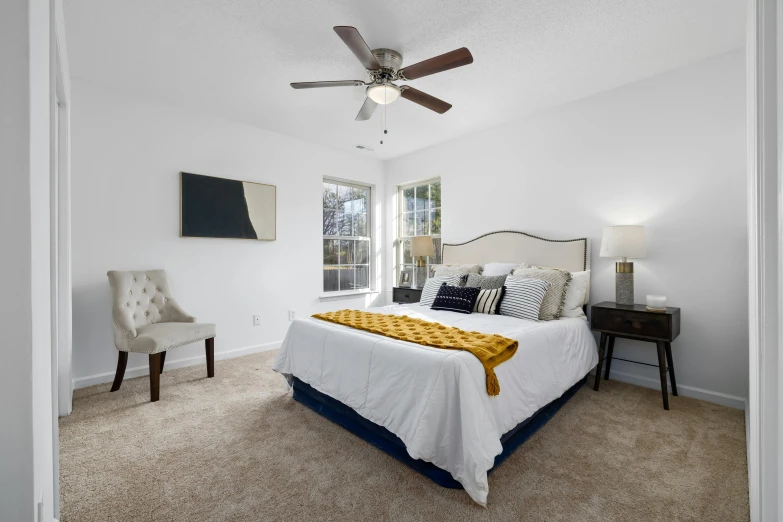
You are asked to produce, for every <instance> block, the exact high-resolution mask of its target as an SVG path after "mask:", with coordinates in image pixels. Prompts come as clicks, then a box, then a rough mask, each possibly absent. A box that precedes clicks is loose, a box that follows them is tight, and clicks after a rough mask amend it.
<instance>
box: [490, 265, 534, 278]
mask: <svg viewBox="0 0 783 522" xmlns="http://www.w3.org/2000/svg"><path fill="white" fill-rule="evenodd" d="M522 266H526V265H525V264H524V263H487V264H486V265H484V270H483V271H482V272H481V275H485V276H500V275H509V274H510V273H511V272H513V271H514V269H515V268H522Z"/></svg>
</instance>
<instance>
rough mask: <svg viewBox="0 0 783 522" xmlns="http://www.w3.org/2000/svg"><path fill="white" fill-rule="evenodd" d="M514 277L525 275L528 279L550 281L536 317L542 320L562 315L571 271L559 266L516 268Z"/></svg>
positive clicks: (549, 319)
mask: <svg viewBox="0 0 783 522" xmlns="http://www.w3.org/2000/svg"><path fill="white" fill-rule="evenodd" d="M514 275H515V276H516V277H527V278H530V279H541V280H543V281H548V282H549V283H551V285H550V287H549V288H548V289H547V291H546V297H544V302H543V303H541V311H540V312H539V313H538V318H539V319H540V320H542V321H551V320H553V319H557V318H558V317H560V316H561V315H563V304H564V303H565V296H566V291H567V290H568V283H569V282H570V281H571V272H569V271H568V270H561V269H559V268H542V267H530V268H517V269H516V270H514Z"/></svg>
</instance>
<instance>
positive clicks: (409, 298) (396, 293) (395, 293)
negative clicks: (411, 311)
mask: <svg viewBox="0 0 783 522" xmlns="http://www.w3.org/2000/svg"><path fill="white" fill-rule="evenodd" d="M420 299H421V288H400V287H396V286H395V287H394V289H393V290H392V301H394V302H395V303H418V302H419V300H420Z"/></svg>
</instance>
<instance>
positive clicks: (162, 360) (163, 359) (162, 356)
mask: <svg viewBox="0 0 783 522" xmlns="http://www.w3.org/2000/svg"><path fill="white" fill-rule="evenodd" d="M164 364H166V352H160V373H163V365H164Z"/></svg>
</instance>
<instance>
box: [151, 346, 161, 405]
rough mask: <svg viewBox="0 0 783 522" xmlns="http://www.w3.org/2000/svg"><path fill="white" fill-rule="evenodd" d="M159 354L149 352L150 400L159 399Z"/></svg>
mask: <svg viewBox="0 0 783 522" xmlns="http://www.w3.org/2000/svg"><path fill="white" fill-rule="evenodd" d="M160 362H161V354H159V353H151V354H150V402H156V401H157V400H158V399H160V366H161V364H160Z"/></svg>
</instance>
